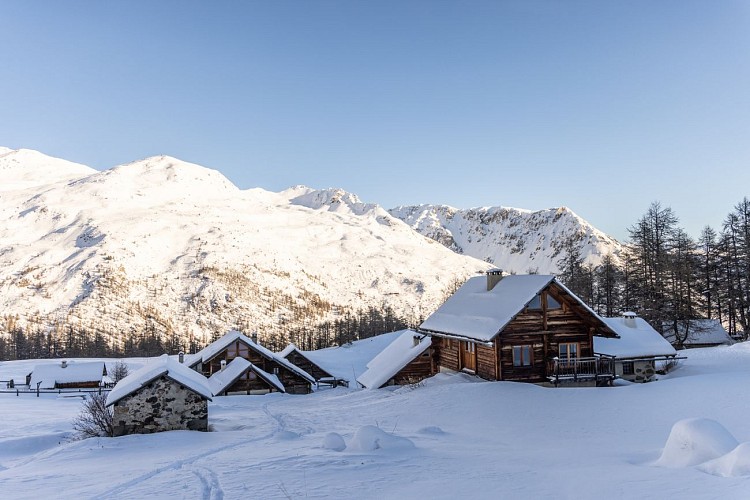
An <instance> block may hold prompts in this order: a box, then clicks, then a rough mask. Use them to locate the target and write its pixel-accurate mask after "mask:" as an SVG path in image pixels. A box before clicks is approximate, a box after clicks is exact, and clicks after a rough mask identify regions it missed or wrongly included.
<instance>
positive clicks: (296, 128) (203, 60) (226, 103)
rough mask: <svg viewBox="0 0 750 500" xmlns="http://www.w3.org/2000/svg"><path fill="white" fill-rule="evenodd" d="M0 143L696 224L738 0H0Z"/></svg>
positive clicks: (436, 199) (320, 184)
mask: <svg viewBox="0 0 750 500" xmlns="http://www.w3.org/2000/svg"><path fill="white" fill-rule="evenodd" d="M0 21H2V29H0V64H2V68H3V71H2V78H0V99H1V101H0V102H2V105H1V106H0V110H1V111H0V113H1V114H0V117H2V119H1V120H0V145H4V146H7V147H11V148H21V147H25V148H30V149H37V150H40V151H42V152H44V153H47V154H50V155H53V156H59V157H62V158H66V159H69V160H72V161H77V162H81V163H84V164H87V165H90V166H92V167H94V168H98V169H105V168H109V167H112V166H115V165H117V164H120V163H125V162H129V161H133V160H136V159H140V158H144V157H147V156H151V155H156V154H168V155H172V156H176V157H178V158H181V159H184V160H187V161H192V162H195V163H199V164H202V165H204V166H207V167H211V168H215V169H218V170H220V171H221V172H223V173H224V174H225V175H226V176H227V177H228V178H229V179H230V180H232V181H233V182H234V183H235V184H237V185H238V186H239V187H241V188H250V187H262V188H266V189H270V190H274V191H278V190H281V189H284V188H286V187H289V186H291V185H294V184H306V185H309V186H312V187H317V188H325V187H342V188H344V189H346V190H348V191H351V192H354V193H356V194H357V195H359V196H360V198H362V199H363V200H364V201H367V202H375V203H379V204H381V205H383V206H385V207H392V206H396V205H402V204H417V203H436V204H448V205H452V206H456V207H459V208H468V207H475V206H488V205H504V206H514V207H519V208H528V209H542V208H549V207H555V206H560V205H566V206H568V207H570V208H571V209H573V210H574V211H576V212H577V213H578V214H579V215H580V216H582V217H583V218H585V219H587V220H589V221H590V222H592V223H593V224H594V225H595V226H597V227H598V228H600V229H602V230H604V231H605V232H608V233H610V234H612V235H613V236H616V237H618V238H625V237H626V236H627V231H626V229H627V227H628V226H630V225H632V224H633V223H634V222H635V221H636V220H637V219H638V218H639V217H640V216H641V215H642V214H643V213H644V212H645V211H646V209H647V208H648V205H649V204H650V203H651V202H652V201H655V200H659V201H661V203H662V204H663V205H666V206H670V207H672V208H673V210H674V211H675V212H676V213H677V215H678V216H679V217H680V219H681V224H682V226H683V227H685V229H686V230H687V231H688V232H689V233H690V234H692V235H693V236H697V235H698V233H699V231H700V229H701V228H702V227H703V226H704V225H706V224H708V225H711V226H714V227H715V228H718V227H719V225H720V223H721V221H722V219H723V218H724V217H725V215H726V214H727V213H728V212H729V211H730V210H731V208H732V206H733V205H734V204H735V203H737V202H739V201H740V200H741V199H742V198H743V197H744V196H750V168H748V167H750V3H749V2H745V1H742V0H736V1H715V0H706V1H690V0H683V1H668V0H667V1H658V2H654V1H650V0H649V1H627V2H625V1H622V2H615V1H599V0H592V1H553V0H547V1H533V0H531V1H525V0H520V1H501V0H496V1H487V2H484V1H463V2H457V1H440V0H433V1H408V0H407V1H377V2H375V1H372V2H360V1H295V2H288V1H275V2H252V1H218V2H208V1H205V2H192V1H182V0H181V1H159V2H151V1H128V2H99V1H75V0H73V1H67V2H57V1H54V2H41V1H14V0H6V1H4V2H2V3H0Z"/></svg>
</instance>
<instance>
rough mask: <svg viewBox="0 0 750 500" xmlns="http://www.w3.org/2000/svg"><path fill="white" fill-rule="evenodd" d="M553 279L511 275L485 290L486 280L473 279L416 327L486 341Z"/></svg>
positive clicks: (541, 276)
mask: <svg viewBox="0 0 750 500" xmlns="http://www.w3.org/2000/svg"><path fill="white" fill-rule="evenodd" d="M554 279H555V278H554V276H548V275H542V274H525V275H511V276H506V277H504V278H503V279H502V280H500V281H499V282H498V283H497V284H496V285H495V286H494V288H493V289H492V290H489V291H488V290H487V278H486V277H485V276H475V277H473V278H470V279H469V280H468V281H466V283H464V284H463V286H461V287H460V288H459V289H458V290H457V291H456V293H454V294H453V295H452V296H451V297H450V298H448V300H446V301H445V303H443V305H442V306H440V307H439V308H438V310H437V311H435V312H434V313H432V315H430V317H428V318H427V319H426V320H425V321H424V322H423V323H422V324H421V325H420V327H419V328H420V329H421V330H429V331H433V332H440V333H446V334H452V335H459V336H462V337H468V338H471V339H476V340H480V341H485V342H487V341H490V340H492V339H493V338H494V337H495V336H496V335H497V334H498V333H499V332H500V331H501V330H502V329H503V328H504V327H505V325H507V324H508V323H509V322H510V321H511V320H512V319H513V318H514V317H515V316H516V315H517V314H518V313H519V312H520V311H521V310H523V308H524V307H526V305H527V304H528V303H529V302H531V300H532V299H533V298H534V297H536V295H537V294H538V293H539V292H540V291H541V290H542V289H544V288H545V287H546V286H547V285H549V284H550V283H551V282H552V281H553V280H554Z"/></svg>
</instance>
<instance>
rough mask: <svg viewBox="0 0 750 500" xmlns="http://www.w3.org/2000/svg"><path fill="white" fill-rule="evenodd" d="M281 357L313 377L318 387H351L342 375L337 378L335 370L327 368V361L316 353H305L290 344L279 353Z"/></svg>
mask: <svg viewBox="0 0 750 500" xmlns="http://www.w3.org/2000/svg"><path fill="white" fill-rule="evenodd" d="M279 356H281V357H282V358H284V359H286V360H287V361H289V362H290V363H292V364H293V365H294V366H297V367H298V368H300V369H302V370H304V371H305V372H306V373H309V374H310V375H312V377H313V378H314V379H315V380H316V382H317V384H318V385H320V384H324V385H330V386H333V387H337V386H339V385H343V386H345V387H348V386H349V380H347V379H346V378H344V377H342V376H340V375H338V376H337V375H336V374H335V373H334V372H335V371H336V370H335V368H331V367H328V366H326V361H325V359H320V356H318V355H317V352H316V351H303V350H301V349H299V348H298V347H297V346H296V345H294V344H289V345H288V346H286V347H285V348H284V350H283V351H281V352H280V353H279Z"/></svg>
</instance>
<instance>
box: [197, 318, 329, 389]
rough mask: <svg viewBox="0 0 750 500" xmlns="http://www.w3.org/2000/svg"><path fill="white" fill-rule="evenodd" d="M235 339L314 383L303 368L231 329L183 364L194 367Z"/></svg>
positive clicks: (222, 349) (207, 360) (218, 352)
mask: <svg viewBox="0 0 750 500" xmlns="http://www.w3.org/2000/svg"><path fill="white" fill-rule="evenodd" d="M235 340H239V341H241V342H242V343H243V344H245V345H247V346H248V347H249V348H250V349H253V350H254V351H255V352H257V353H258V354H260V355H261V356H263V357H264V358H266V359H269V360H273V361H275V362H277V363H278V364H279V365H281V366H283V367H285V368H286V369H288V370H289V371H291V372H293V373H295V374H297V375H299V376H300V377H302V378H303V379H305V380H306V381H308V382H309V383H311V384H314V383H315V379H314V378H313V377H312V375H310V374H309V373H307V372H306V371H305V370H303V369H301V368H300V367H298V366H295V365H294V364H292V363H290V362H289V361H287V360H286V359H284V358H283V357H281V356H279V355H278V354H276V353H274V352H272V351H270V350H269V349H266V348H265V347H263V346H262V345H260V344H256V343H255V342H253V341H252V339H250V338H249V337H247V336H245V335H244V334H242V333H241V332H238V331H236V330H231V331H229V332H227V333H225V334H224V336H222V337H221V338H219V339H217V340H215V341H214V342H211V343H210V344H209V345H207V346H206V347H204V348H203V349H201V350H200V351H198V352H197V353H195V354H193V355H192V356H190V357H188V358H187V360H186V361H185V364H186V365H187V366H189V367H191V368H193V367H195V366H196V365H197V364H198V363H207V362H209V361H211V359H212V358H214V357H216V356H217V355H219V354H220V353H221V352H222V351H224V350H225V349H227V348H228V347H229V346H230V345H231V343H232V342H234V341H235Z"/></svg>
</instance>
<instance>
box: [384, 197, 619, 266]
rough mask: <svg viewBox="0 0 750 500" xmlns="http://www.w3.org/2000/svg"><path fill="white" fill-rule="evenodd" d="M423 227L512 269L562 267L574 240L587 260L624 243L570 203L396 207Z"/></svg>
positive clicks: (449, 243)
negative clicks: (543, 207)
mask: <svg viewBox="0 0 750 500" xmlns="http://www.w3.org/2000/svg"><path fill="white" fill-rule="evenodd" d="M390 214H391V215H392V216H394V217H396V218H398V219H401V220H403V221H404V222H406V223H407V224H408V225H409V226H411V227H412V228H413V229H414V230H416V231H418V232H419V233H421V234H423V235H425V236H427V237H428V238H432V239H433V240H435V241H437V242H439V243H441V244H443V245H445V246H446V247H447V248H450V249H451V250H453V251H455V252H457V253H460V254H464V255H470V256H472V257H476V258H477V259H481V260H484V261H485V262H489V263H492V264H494V265H495V266H497V267H499V268H501V269H503V270H504V271H507V272H515V273H519V274H520V273H527V272H538V273H542V274H548V273H556V272H557V271H558V262H559V261H560V259H561V258H562V257H564V256H565V255H566V253H565V251H564V247H565V245H566V244H567V243H568V242H573V243H574V244H575V245H576V246H578V247H579V248H580V250H581V256H582V257H584V259H585V261H586V262H589V263H592V264H594V265H596V264H598V263H599V262H600V261H601V259H602V257H604V256H605V255H607V254H612V256H613V257H615V258H617V256H618V255H619V254H620V251H621V245H620V243H619V242H618V241H617V240H615V239H614V238H612V237H610V236H607V235H606V234H604V233H603V232H601V231H599V230H598V229H596V228H595V227H593V226H592V225H591V224H589V223H588V222H586V221H585V220H583V219H582V218H581V217H579V216H578V215H576V214H575V213H573V211H572V210H570V209H569V208H567V207H560V208H550V209H547V210H539V211H535V212H533V211H530V210H520V209H517V208H506V207H485V208H472V209H467V210H459V209H456V208H453V207H449V206H445V205H419V206H404V207H398V208H394V209H392V210H390Z"/></svg>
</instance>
